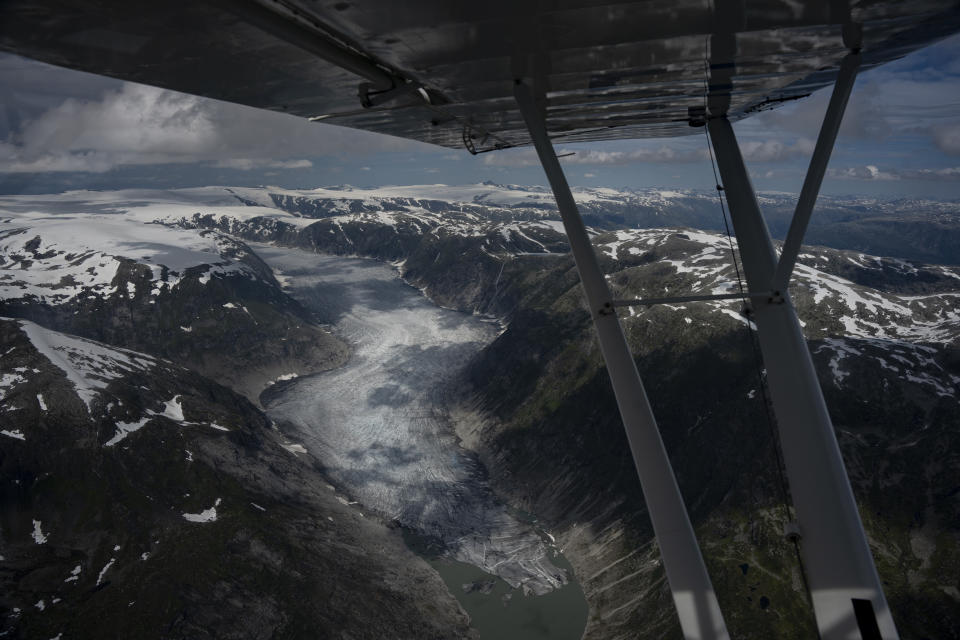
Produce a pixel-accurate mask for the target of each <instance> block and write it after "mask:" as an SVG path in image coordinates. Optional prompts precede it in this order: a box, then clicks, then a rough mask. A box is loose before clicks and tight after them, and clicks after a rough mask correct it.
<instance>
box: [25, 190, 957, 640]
mask: <svg viewBox="0 0 960 640" xmlns="http://www.w3.org/2000/svg"><path fill="white" fill-rule="evenodd" d="M481 187H483V189H487V191H490V190H493V191H497V192H498V193H500V192H507V194H508V195H509V197H510V198H514V200H519V201H520V202H521V203H522V204H523V205H526V206H522V205H520V204H518V205H517V207H518V211H515V212H513V213H511V207H510V206H507V205H508V204H511V203H510V202H497V201H496V198H491V197H490V196H486V197H485V198H481V204H482V205H483V206H478V208H471V207H460V206H459V204H452V205H451V206H450V208H449V209H448V210H446V211H444V210H443V207H442V205H438V204H436V203H438V202H440V203H442V202H448V201H449V202H455V199H451V200H444V197H448V196H444V197H441V196H442V195H443V194H440V193H436V192H424V193H422V194H421V195H420V197H419V198H417V197H413V196H412V195H411V191H410V190H408V191H407V192H404V193H398V194H392V195H390V194H386V193H383V192H382V191H383V190H380V193H379V195H378V196H373V195H371V194H370V193H364V192H360V193H358V192H357V190H354V191H348V190H346V189H341V190H339V192H341V193H340V196H344V194H347V195H348V196H349V197H341V198H340V199H339V200H338V199H336V198H334V199H333V201H336V202H340V201H344V200H346V201H349V202H350V203H359V204H349V205H341V204H331V203H330V202H331V201H330V198H329V197H328V196H329V194H326V193H324V194H321V195H323V198H319V199H318V198H316V197H314V198H313V200H311V202H310V203H307V202H306V201H301V200H297V199H296V198H307V197H308V195H309V194H307V195H304V194H303V193H299V194H290V193H286V194H277V193H276V191H275V190H269V189H265V190H246V191H243V192H241V190H239V189H236V190H232V191H231V192H230V193H225V192H224V191H223V190H214V189H209V190H200V192H197V193H191V194H185V193H176V194H173V195H170V196H167V198H168V200H169V201H168V202H166V203H164V204H160V205H158V204H156V203H155V202H154V204H152V205H150V206H141V205H140V204H135V203H134V204H131V202H132V200H131V196H129V195H124V196H118V195H117V194H112V195H111V194H99V195H95V198H94V196H89V194H85V195H83V196H82V197H80V196H78V197H80V199H81V200H83V199H84V198H90V199H96V203H95V204H91V205H90V206H100V207H102V206H104V203H105V202H106V203H109V206H110V207H113V208H115V209H116V210H118V211H121V210H122V211H123V212H124V215H125V216H128V217H133V218H136V219H138V220H140V221H141V222H143V221H147V222H154V221H156V222H160V223H162V224H163V225H167V226H170V227H172V230H174V231H176V230H178V229H179V230H182V231H184V232H191V233H198V234H201V235H202V233H203V232H204V230H206V231H207V232H210V231H214V232H218V233H221V234H222V233H226V234H228V235H231V236H234V237H239V238H245V239H248V240H251V239H252V240H267V241H272V242H275V243H280V244H285V245H288V246H298V247H303V248H309V249H311V250H315V251H320V252H326V253H333V254H339V255H360V256H367V257H373V258H377V259H380V260H384V261H387V262H391V263H393V264H395V265H396V267H397V268H398V269H399V270H400V271H401V273H402V274H403V275H404V277H405V279H407V280H408V281H409V282H410V283H411V284H413V285H415V286H417V287H418V288H420V289H421V290H422V291H423V292H424V293H425V294H426V295H428V296H429V297H430V298H431V299H432V300H434V301H435V302H437V303H439V304H441V305H443V306H447V307H451V308H456V309H461V310H464V311H469V312H474V313H483V314H488V315H492V316H496V317H498V318H501V319H502V320H503V321H504V322H505V323H506V325H507V326H506V330H505V331H504V332H503V334H502V335H500V337H499V338H498V339H497V340H496V341H494V343H493V344H491V345H490V346H489V347H488V348H486V349H485V350H483V352H481V353H480V354H479V356H477V358H476V359H475V360H474V361H473V362H472V363H471V365H470V369H469V373H468V375H467V376H466V379H464V380H463V381H462V384H463V390H462V393H460V394H458V395H457V397H456V398H454V399H452V400H453V401H454V402H455V403H456V407H457V416H458V417H457V421H458V424H459V434H460V437H461V439H462V440H463V442H464V443H465V444H467V445H468V446H470V447H471V448H473V449H474V450H476V451H477V452H478V453H479V454H480V455H481V458H482V460H483V461H484V462H485V466H486V468H487V469H488V470H489V471H490V481H491V483H492V484H493V486H494V487H495V488H496V489H497V490H498V491H499V492H500V494H501V495H503V496H506V497H507V498H508V499H509V500H510V502H511V503H512V504H513V505H514V506H516V507H518V508H521V509H524V510H525V511H528V512H530V513H534V514H536V515H537V516H538V517H539V518H540V519H541V520H542V521H543V522H544V523H546V524H547V525H548V526H549V528H550V530H551V531H554V532H556V536H557V541H558V543H560V544H561V546H563V547H564V549H565V554H566V555H567V556H568V557H569V559H570V560H571V562H572V563H573V565H574V567H575V569H576V572H577V576H578V578H579V580H580V582H581V584H582V585H583V587H584V590H585V592H586V594H587V598H588V601H589V603H590V607H591V614H590V621H589V624H588V629H587V637H588V638H628V637H635V635H636V631H637V629H644V630H645V633H646V634H647V635H648V637H658V638H659V637H675V636H676V635H677V633H678V629H677V625H676V621H675V618H674V615H673V613H672V608H671V606H670V602H669V593H668V591H667V590H666V587H665V582H664V574H663V570H662V567H660V565H659V563H658V559H657V552H656V546H655V543H653V541H652V535H651V532H650V530H649V525H648V523H647V522H646V517H645V514H644V512H643V509H644V508H643V505H642V501H641V500H640V499H639V498H638V496H639V488H638V487H637V484H636V476H635V472H634V470H633V468H632V463H631V462H630V460H629V457H628V456H627V455H626V454H625V452H626V447H625V442H624V440H623V434H622V426H621V425H620V424H619V419H618V418H617V413H616V408H615V404H614V403H613V398H612V394H611V393H610V391H609V383H608V381H607V380H606V378H605V376H606V374H605V372H604V370H603V368H602V362H601V360H600V357H599V352H598V350H597V347H596V344H595V340H594V338H593V334H592V328H591V326H590V324H589V317H588V315H587V314H586V312H585V310H584V308H583V303H582V296H581V295H580V291H579V286H578V280H577V277H576V272H575V270H574V269H573V265H572V261H571V260H570V259H569V257H568V256H566V255H565V254H564V252H565V250H566V244H565V242H564V239H563V236H562V234H561V232H560V228H559V225H558V222H557V221H556V220H554V219H551V213H550V210H549V207H548V206H546V205H545V204H544V202H545V201H546V200H547V199H548V197H549V194H547V193H546V192H542V191H541V192H537V191H536V190H524V189H517V188H512V187H511V188H509V189H501V188H499V187H493V186H490V185H487V186H477V187H476V188H477V190H481V191H482V189H481ZM328 191H332V190H328ZM531 194H532V195H531ZM275 195H282V196H283V197H282V198H281V199H280V200H279V201H276V200H274V199H273V198H274V196H275ZM475 195H477V194H475ZM580 195H581V200H582V199H583V198H587V197H594V196H591V195H589V194H588V195H587V196H584V195H583V194H580ZM680 195H682V194H680ZM353 196H357V197H353ZM137 197H138V198H140V200H141V202H142V201H143V200H145V199H147V195H146V194H137ZM458 197H459V196H458ZM501 197H503V198H504V199H506V198H507V196H504V195H503V194H502V193H501ZM604 197H605V198H606V197H607V196H604ZM612 197H613V196H610V198H612ZM711 197H712V196H711ZM239 198H243V199H244V201H245V202H246V203H247V204H241V205H239V206H238V205H237V204H236V203H237V202H240V200H239ZM263 198H269V199H270V200H269V202H267V201H266V200H264V199H263ZM376 198H381V199H380V200H377V199H376ZM384 198H387V199H388V200H390V201H389V202H386V203H385V201H384ZM404 198H405V199H404ZM671 198H673V199H680V197H679V196H677V197H673V196H671ZM198 199H199V200H198ZM308 199H309V198H308ZM324 199H326V200H325V201H327V202H328V204H326V205H322V204H318V202H317V201H318V200H324ZM596 199H597V200H599V199H600V197H599V196H596ZM785 199H786V197H785V196H783V197H780V196H777V197H776V198H774V205H770V203H767V202H765V203H764V204H765V205H768V206H775V203H776V202H780V201H781V200H783V201H785ZM525 200H529V202H525ZM271 203H272V204H271ZM424 203H426V204H424ZM308 204H309V207H313V209H309V207H308ZM494 204H496V208H497V213H495V214H494V213H491V207H493V205H494ZM278 205H279V208H278ZM421 205H422V206H421ZM21 206H24V205H22V204H21ZM581 206H584V203H583V202H581ZM598 206H599V205H598ZM603 206H607V205H603ZM849 206H851V207H852V206H854V205H849ZM911 206H912V205H911ZM918 206H919V207H921V208H922V207H924V206H926V205H924V204H921V205H918ZM337 207H345V208H342V209H337ZM942 209H943V210H942V219H937V220H935V221H936V222H937V223H938V224H940V223H944V224H946V223H949V222H950V220H952V216H953V213H952V210H951V209H950V205H949V203H947V204H943V205H942ZM333 211H338V213H336V215H328V214H331V213H332V212H333ZM881 213H882V212H881ZM314 215H321V216H322V217H320V218H315V217H311V216H314ZM818 215H819V213H818ZM895 215H896V216H897V217H899V218H904V219H908V218H910V216H911V215H913V214H912V213H910V211H909V210H897V213H896V214H895ZM938 215H939V214H938ZM511 216H513V217H511ZM881 217H882V216H881ZM611 220H612V217H610V216H608V218H607V221H608V222H610V221H611ZM857 220H858V221H862V216H861V217H860V218H857ZM591 224H592V225H593V239H594V243H595V246H596V247H597V250H598V253H599V255H600V258H601V266H602V268H603V269H604V271H605V272H606V273H607V274H608V279H609V282H610V284H611V287H612V288H613V290H614V292H615V295H616V297H618V298H622V299H629V298H637V297H640V298H642V297H645V296H663V295H684V294H689V293H695V292H701V293H712V292H728V291H731V290H733V291H735V290H736V288H737V286H738V285H737V281H736V274H735V271H734V267H733V262H732V258H731V256H730V249H729V245H728V241H727V239H726V238H725V237H724V236H722V235H718V234H714V233H708V232H700V231H693V230H690V229H623V228H619V229H618V228H611V229H606V228H604V227H602V226H600V225H596V224H594V223H593V222H591ZM610 224H611V225H612V226H616V223H615V222H610ZM884 224H886V222H885V223H884ZM661 226H662V225H661ZM771 226H774V225H773V223H771ZM837 228H839V227H837ZM862 231H863V228H861V229H860V232H862ZM869 235H870V234H868V233H865V232H863V233H861V236H860V237H864V238H867V237H869ZM217 237H220V236H217ZM945 238H949V234H946V235H945ZM41 239H42V236H41ZM24 240H25V241H31V240H32V237H31V238H24ZM18 241H19V239H18ZM944 246H946V245H944ZM18 247H22V248H18V249H17V251H20V252H21V253H22V252H24V251H31V250H32V249H28V248H26V247H24V246H23V245H18ZM35 248H36V249H37V250H38V251H39V252H40V253H41V255H42V254H43V250H42V247H40V246H37V247H35ZM902 248H903V250H904V253H909V252H910V251H912V250H913V249H911V244H910V243H909V242H907V243H906V244H905V245H904V246H903V247H902ZM938 251H939V249H938ZM902 256H903V254H901V256H900V257H897V258H878V257H873V256H870V255H867V254H866V253H864V252H862V251H845V250H837V249H827V248H807V249H805V251H804V254H803V255H802V256H801V259H800V264H799V265H798V270H797V283H796V285H795V287H794V288H793V289H792V290H791V293H792V295H793V298H794V301H795V304H796V305H797V307H798V311H799V313H800V315H801V318H802V320H803V321H804V323H805V331H806V332H807V335H808V339H810V340H811V351H812V352H813V355H814V360H815V363H816V365H817V369H818V371H819V373H820V376H821V383H822V385H823V388H824V392H825V394H826V395H827V399H828V403H829V405H830V409H831V414H832V415H833V418H834V422H835V425H836V427H837V428H838V434H839V438H840V442H841V446H842V448H843V451H844V455H845V458H846V460H847V464H848V468H849V470H850V474H851V478H852V481H853V484H854V488H855V492H856V494H857V497H858V500H859V502H860V504H861V507H862V516H863V518H864V521H865V523H866V525H867V528H868V532H869V533H870V535H871V541H872V544H873V548H874V553H875V557H877V560H878V565H879V569H880V572H881V575H882V577H883V579H884V581H885V582H886V584H887V588H888V597H889V599H890V601H891V605H892V607H893V609H894V614H895V617H897V622H898V624H899V625H900V628H901V633H902V635H903V637H905V638H918V639H919V638H930V639H933V638H954V637H960V622H958V619H957V616H956V615H955V612H956V610H957V603H958V602H960V591H958V585H957V584H956V579H955V577H956V576H957V575H960V552H958V549H960V537H958V531H960V516H958V506H957V495H958V493H957V491H958V489H957V485H956V481H955V478H954V477H953V475H952V472H951V470H952V469H954V468H956V465H957V464H960V460H958V459H957V453H958V442H957V437H956V434H957V432H958V431H957V427H958V426H960V425H958V424H957V418H956V416H957V415H958V412H957V411H956V402H957V401H956V398H957V389H958V386H960V357H958V345H957V337H958V327H960V318H958V314H957V311H956V296H957V295H958V293H960V289H958V287H957V284H958V282H960V275H958V272H957V269H956V268H954V267H949V266H938V265H930V264H921V263H916V262H911V261H910V260H906V259H904V258H903V257H902ZM26 259H27V260H29V259H30V257H27V258H26ZM22 263H23V260H22V259H21V260H20V261H19V262H18V263H17V264H18V265H21V264H22ZM18 269H19V267H18ZM28 269H29V265H28ZM14 273H16V272H14ZM220 279H222V278H220V277H211V279H210V282H211V283H212V282H215V281H218V280H220ZM280 283H281V284H282V277H281V278H280ZM208 285H209V283H208ZM122 289H123V288H122V287H118V288H117V291H118V292H122ZM110 295H117V294H116V293H111V294H110ZM108 297H109V296H108ZM194 297H195V296H194ZM31 303H32V304H35V303H36V301H32V302H31ZM148 304H149V303H148ZM740 311H741V309H740V304H739V303H737V302H711V303H690V304H682V305H681V304H677V305H658V306H655V307H650V308H630V309H626V310H625V311H624V312H623V315H622V318H623V322H624V326H625V331H626V333H627V335H628V339H629V341H630V343H631V346H632V347H633V349H634V353H635V354H636V356H637V361H638V365H639V366H640V368H641V371H642V375H643V377H644V380H645V381H646V382H647V387H648V392H649V393H650V396H651V399H652V401H653V402H654V405H655V412H656V414H657V416H658V420H659V422H660V426H661V430H662V432H663V435H664V439H665V441H666V444H667V447H668V450H669V451H670V454H671V457H672V459H673V462H674V466H675V469H676V471H677V475H678V481H679V483H680V485H681V489H682V491H683V494H684V496H685V498H686V500H687V503H688V506H689V508H690V510H691V515H692V518H693V520H694V523H695V526H696V527H697V530H698V534H699V535H700V540H701V544H702V546H703V548H704V552H705V556H706V559H707V562H708V566H709V568H710V571H711V575H712V577H713V580H714V583H715V585H716V586H717V589H718V593H719V594H720V597H721V606H722V608H723V609H724V611H725V614H726V615H727V619H728V623H729V624H730V627H731V629H732V630H734V632H735V633H736V634H737V636H738V637H744V638H768V637H796V636H797V635H798V634H799V635H801V636H803V635H804V634H806V635H811V634H813V629H812V623H811V618H810V614H809V608H808V607H807V606H806V604H805V596H804V594H803V589H802V582H801V577H800V573H799V569H798V567H797V565H796V560H795V557H794V551H793V549H792V547H791V546H790V545H787V544H786V543H785V542H784V540H783V538H782V535H781V531H782V525H783V523H784V522H785V521H786V519H787V517H788V516H787V513H786V511H785V507H784V502H783V499H782V496H781V495H780V492H779V491H778V489H777V485H778V480H777V473H776V455H775V449H774V446H775V444H774V443H775V440H774V438H772V436H771V433H772V431H771V425H770V424H769V422H768V420H769V418H768V411H767V409H766V407H765V406H764V404H763V397H764V393H763V388H762V377H758V371H759V369H760V367H759V365H758V363H757V362H756V361H755V360H754V359H753V356H752V353H751V347H750V341H751V339H752V338H751V332H750V328H749V321H748V320H747V319H746V318H745V317H744V316H743V315H742V314H741V313H740ZM186 326H190V325H186ZM692 390H694V391H692ZM164 406H166V405H164ZM151 410H152V411H157V412H161V413H162V412H163V411H165V409H161V407H160V406H159V405H158V406H157V407H156V408H153V409H151ZM138 419H142V417H141V418H138ZM131 437H132V436H131ZM744 469H748V470H749V473H744ZM198 508H199V507H198ZM207 508H209V505H207V506H205V507H204V509H207ZM197 513H203V511H198V512H197Z"/></svg>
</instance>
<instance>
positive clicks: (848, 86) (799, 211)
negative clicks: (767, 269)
mask: <svg viewBox="0 0 960 640" xmlns="http://www.w3.org/2000/svg"><path fill="white" fill-rule="evenodd" d="M859 67H860V51H859V49H855V50H853V51H851V52H850V53H848V54H847V56H846V57H845V58H844V59H843V62H842V63H841V64H840V71H839V73H838V74H837V82H836V84H835V85H833V94H832V95H831V96H830V104H829V105H828V106H827V113H826V115H825V116H824V118H823V126H822V127H821V128H820V135H819V136H817V145H816V147H814V149H813V156H812V157H811V158H810V166H809V168H808V169H807V176H806V178H804V180H803V187H802V188H801V190H800V198H799V200H797V208H796V210H795V211H794V214H793V219H792V220H791V221H790V231H788V232H787V238H786V240H785V241H784V243H783V250H782V251H781V252H780V260H779V261H778V262H777V270H776V273H775V274H774V276H773V283H772V286H773V290H774V291H781V292H785V291H786V290H787V285H788V284H789V283H790V275H791V274H792V273H793V267H794V265H795V264H796V262H797V255H798V254H799V253H800V244H801V243H802V242H803V236H804V234H806V232H807V225H808V224H809V222H810V216H811V214H813V205H814V204H816V202H817V195H818V194H819V193H820V185H821V184H822V183H823V176H824V174H825V173H826V171H827V163H828V162H830V153H831V152H832V151H833V145H834V142H835V141H836V139H837V132H839V131H840V122H841V121H842V120H843V112H844V111H845V110H846V108H847V101H848V100H849V99H850V91H851V90H852V89H853V83H854V81H855V80H856V78H857V69H858V68H859Z"/></svg>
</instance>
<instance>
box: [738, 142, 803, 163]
mask: <svg viewBox="0 0 960 640" xmlns="http://www.w3.org/2000/svg"><path fill="white" fill-rule="evenodd" d="M813 147H814V142H813V140H810V139H809V138H798V139H796V140H794V141H793V142H785V141H783V140H776V139H769V140H744V141H741V142H740V153H741V154H743V158H744V160H746V161H748V162H780V161H783V160H789V159H792V158H797V157H801V158H809V157H810V154H812V153H813Z"/></svg>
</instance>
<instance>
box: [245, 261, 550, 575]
mask: <svg viewBox="0 0 960 640" xmlns="http://www.w3.org/2000/svg"><path fill="white" fill-rule="evenodd" d="M255 251H256V252H257V253H258V255H260V256H261V257H262V258H263V259H264V260H265V261H266V262H267V264H269V265H270V266H271V268H273V269H274V271H275V272H277V273H278V274H280V275H282V276H283V281H284V282H287V283H288V285H289V289H288V292H289V293H290V294H292V295H293V296H294V297H295V298H297V299H298V300H299V301H300V302H302V303H303V304H304V305H305V306H307V307H308V308H310V309H313V310H315V311H316V312H318V313H321V314H327V315H328V318H327V319H328V320H330V321H331V323H332V324H334V326H335V327H336V330H337V332H338V333H339V334H340V335H342V336H343V337H345V338H346V339H347V340H348V341H349V342H350V343H351V344H352V345H353V346H354V348H355V351H354V353H353V355H352V357H351V359H350V360H349V362H348V363H347V364H346V365H344V366H343V367H341V368H339V369H335V370H333V371H328V372H324V373H321V374H318V375H313V376H306V377H300V378H297V379H294V380H291V381H288V382H286V383H285V384H284V385H283V386H282V388H279V390H278V392H275V393H270V394H267V395H268V396H269V397H268V398H265V403H264V404H265V407H266V410H267V414H268V415H269V416H270V417H271V419H273V420H274V421H276V422H277V423H279V424H281V425H283V426H284V428H285V429H286V430H288V431H290V430H292V433H291V435H292V436H295V437H297V438H298V439H300V440H301V441H302V442H303V444H304V445H305V447H306V449H307V450H308V451H309V452H310V453H311V454H312V455H314V456H315V457H316V458H317V459H318V460H319V461H320V463H321V464H322V465H323V466H324V468H325V470H326V471H327V473H328V474H329V476H330V478H331V480H332V481H333V482H334V483H335V484H337V485H338V488H339V489H340V490H341V491H343V492H345V493H347V494H349V495H350V496H351V498H352V499H353V500H356V501H358V502H359V503H361V504H362V505H363V506H365V507H366V508H368V509H371V510H373V511H375V512H377V513H379V514H380V515H381V516H383V517H385V518H389V519H392V520H395V521H397V522H399V523H400V524H401V525H403V526H404V527H408V528H410V529H412V530H414V531H416V532H418V533H420V534H425V535H428V536H431V537H434V538H436V539H439V540H440V541H442V543H443V545H444V546H445V548H446V549H447V550H448V551H449V553H450V555H451V556H452V557H453V558H455V559H457V560H461V561H463V562H468V563H470V564H473V565H475V566H477V567H480V568H481V569H484V570H485V571H488V572H489V573H492V574H495V575H498V576H500V577H501V578H503V579H504V580H505V581H506V582H508V583H509V584H510V585H511V586H513V587H514V588H522V589H523V591H524V592H525V593H535V594H542V593H546V592H548V591H551V590H553V589H555V588H558V587H560V586H562V585H563V584H565V583H566V582H567V581H568V578H567V576H566V575H565V572H564V571H563V570H562V569H560V568H558V567H556V566H555V565H554V564H553V563H552V562H551V560H550V557H551V555H552V554H553V553H555V551H554V550H553V549H552V545H551V544H550V543H549V541H548V540H547V539H546V538H545V536H544V535H542V534H541V533H538V532H537V531H536V530H535V529H534V527H533V526H532V525H530V524H528V523H525V522H522V521H521V520H520V519H519V518H518V517H515V516H514V515H512V514H511V512H510V511H508V509H507V508H506V507H505V506H504V505H503V504H501V503H500V502H498V500H497V499H496V497H495V496H494V494H493V493H492V492H491V490H490V488H489V486H488V485H487V483H486V480H485V471H484V469H483V468H482V465H481V464H480V463H479V461H478V460H477V458H476V457H475V456H474V455H473V454H472V453H470V452H468V451H467V450H465V449H463V448H461V447H460V444H459V441H458V440H457V438H456V436H455V435H454V429H453V424H452V423H451V418H450V416H449V415H448V413H447V412H446V411H445V409H444V402H443V400H444V394H445V393H446V392H447V391H448V390H449V384H450V381H451V380H453V379H455V378H456V375H457V373H458V371H459V370H460V368H461V367H463V366H464V365H465V364H466V362H467V361H468V359H469V358H470V357H471V356H472V355H473V354H475V353H476V352H477V351H479V350H480V349H481V348H482V347H483V346H484V345H485V344H487V343H488V342H490V341H491V340H492V339H493V338H494V337H495V336H496V335H497V334H498V333H499V331H500V327H499V325H498V324H497V323H495V322H493V321H489V320H484V319H482V318H480V317H477V316H471V315H467V314H464V313H460V312H456V311H451V310H447V309H442V308H439V307H437V306H434V305H433V304H431V303H430V302H429V301H428V300H426V299H425V298H424V297H423V296H422V295H421V294H420V293H419V292H418V291H417V290H416V289H414V288H413V287H410V286H408V285H407V284H405V283H404V282H403V281H402V280H400V278H399V276H398V275H397V273H396V272H395V271H393V270H392V269H390V268H389V267H388V266H385V265H383V264H382V263H378V262H374V261H372V260H363V259H355V258H343V257H334V256H324V255H317V254H312V253H307V252H304V251H300V250H295V249H283V248H276V247H271V246H266V245H261V246H255Z"/></svg>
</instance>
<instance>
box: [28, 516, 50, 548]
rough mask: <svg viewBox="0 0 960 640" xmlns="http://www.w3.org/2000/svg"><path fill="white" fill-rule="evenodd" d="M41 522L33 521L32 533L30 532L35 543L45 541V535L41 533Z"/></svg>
mask: <svg viewBox="0 0 960 640" xmlns="http://www.w3.org/2000/svg"><path fill="white" fill-rule="evenodd" d="M42 527H43V523H42V522H41V521H40V520H34V521H33V533H32V534H30V535H31V536H32V537H33V541H34V542H35V543H37V544H44V543H46V541H47V536H46V535H45V534H44V533H43V528H42Z"/></svg>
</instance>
